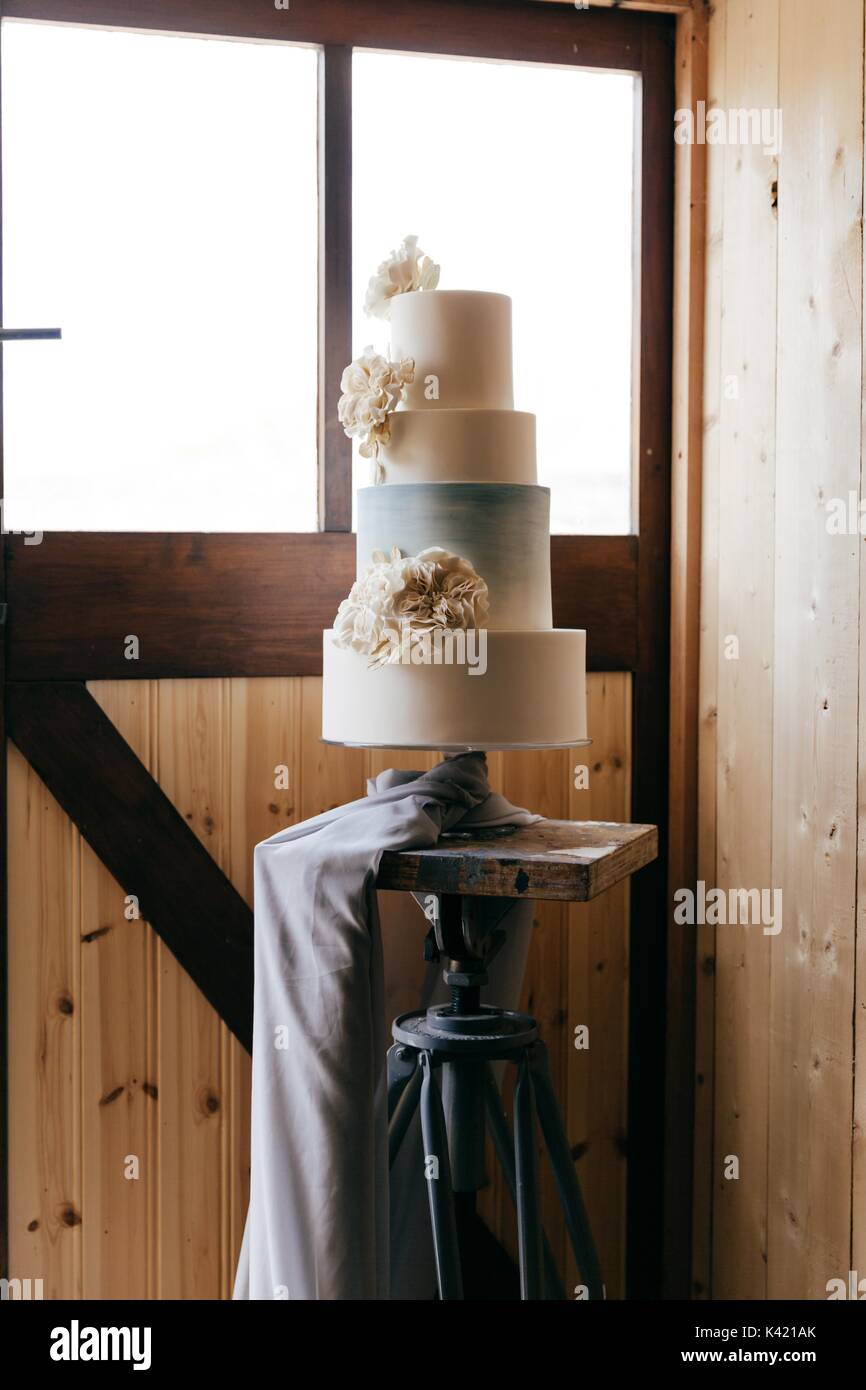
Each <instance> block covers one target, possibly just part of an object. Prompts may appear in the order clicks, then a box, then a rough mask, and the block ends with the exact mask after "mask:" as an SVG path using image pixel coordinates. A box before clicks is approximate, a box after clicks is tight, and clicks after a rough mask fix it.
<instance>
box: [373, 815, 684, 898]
mask: <svg viewBox="0 0 866 1390" xmlns="http://www.w3.org/2000/svg"><path fill="white" fill-rule="evenodd" d="M657 855H658V829H657V828H656V826H654V825H622V824H619V823H618V822H615V821H580V820H542V821H539V822H538V824H537V825H531V826H526V827H525V828H522V829H516V830H513V829H508V830H506V831H505V832H497V831H488V832H486V833H484V834H479V835H472V836H468V835H467V836H464V835H461V834H457V835H446V836H443V838H442V839H441V840H440V841H439V843H438V844H437V845H435V846H434V847H433V848H432V849H410V850H390V851H388V852H387V853H385V854H384V855H383V856H382V861H381V864H380V867H379V876H378V878H377V880H376V885H377V887H379V888H396V889H403V890H406V891H409V892H416V893H457V894H465V895H466V896H469V897H478V896H480V897H502V898H559V899H561V900H564V901H568V902H586V901H588V899H590V898H595V897H597V896H598V894H599V893H603V892H605V891H606V889H608V888H610V887H612V885H613V884H614V883H619V881H620V880H621V879H624V878H627V877H628V875H629V874H633V873H635V872H636V871H637V870H638V869H642V868H643V866H644V865H645V864H649V863H651V861H652V860H653V859H655V858H656V857H657Z"/></svg>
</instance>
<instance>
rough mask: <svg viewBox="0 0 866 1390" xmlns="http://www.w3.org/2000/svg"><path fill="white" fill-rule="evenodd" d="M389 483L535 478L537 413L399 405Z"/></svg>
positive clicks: (388, 456)
mask: <svg viewBox="0 0 866 1390" xmlns="http://www.w3.org/2000/svg"><path fill="white" fill-rule="evenodd" d="M380 461H381V463H382V464H383V466H384V470H385V482H386V483H428V482H429V483H437V482H438V483H446V482H454V483H534V482H535V481H536V471H535V416H534V415H529V414H528V413H527V412H526V411H521V410H398V411H397V412H396V413H395V414H394V415H392V417H391V442H390V444H387V445H385V446H383V448H382V451H381V454H380Z"/></svg>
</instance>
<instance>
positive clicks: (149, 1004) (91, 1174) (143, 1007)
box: [79, 681, 159, 1298]
mask: <svg viewBox="0 0 866 1390" xmlns="http://www.w3.org/2000/svg"><path fill="white" fill-rule="evenodd" d="M91 693H92V694H93V695H94V698H95V699H96V700H97V702H98V703H99V705H100V706H101V708H102V709H103V710H104V711H105V713H106V714H107V715H108V717H109V719H111V721H112V723H113V724H115V725H116V727H117V728H118V729H119V731H120V733H121V734H122V735H123V737H124V738H125V739H126V741H127V743H129V745H130V746H131V747H132V749H133V750H134V752H135V753H136V754H137V755H138V757H139V758H140V759H141V760H142V762H143V763H144V764H145V766H146V767H148V768H151V767H152V766H153V758H154V748H153V733H154V730H153V696H154V692H153V689H152V687H151V685H150V683H149V682H147V681H144V682H142V683H141V684H139V683H138V682H126V683H124V684H120V683H114V684H109V685H102V684H99V685H97V686H95V687H94V688H93V689H92V691H91ZM134 910H135V908H134V905H131V904H130V905H129V907H128V906H127V904H126V894H125V892H124V890H123V889H122V888H121V887H120V885H119V884H118V882H117V880H116V879H115V878H113V877H112V875H111V874H110V873H109V872H108V870H107V869H106V868H105V867H104V866H103V865H102V864H101V863H100V861H99V859H98V857H97V856H96V855H95V854H94V853H93V851H92V850H91V849H90V847H89V845H87V844H86V843H85V842H84V841H82V843H81V912H80V921H79V939H80V948H79V949H80V960H81V1031H82V1050H81V1097H82V1119H81V1123H82V1154H83V1211H84V1218H85V1219H84V1221H83V1223H82V1238H83V1244H84V1251H83V1259H84V1284H83V1296H84V1297H85V1298H105V1297H110V1298H149V1297H153V1295H154V1293H155V1290H156V1285H155V1277H156V1270H155V1262H154V1252H155V1241H154V1237H155V1230H156V1227H155V1210H154V1201H153V1198H154V1194H155V1191H156V1134H157V1115H158V1104H159V1085H158V1073H157V1058H156V1051H155V1048H156V1035H157V1009H156V978H157V977H156V954H157V951H156V940H155V938H154V936H153V933H152V932H151V930H150V927H149V926H148V924H147V922H146V921H145V920H144V918H143V917H132V918H130V917H128V916H127V915H126V914H127V911H134ZM131 981H138V982H139V984H138V987H137V988H135V989H131V988H130V982H131ZM133 1163H135V1164H137V1168H133V1167H132V1164H133Z"/></svg>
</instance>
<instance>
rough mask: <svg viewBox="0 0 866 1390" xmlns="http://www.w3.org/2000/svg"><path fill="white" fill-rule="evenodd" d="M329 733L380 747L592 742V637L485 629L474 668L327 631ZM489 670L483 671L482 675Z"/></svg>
mask: <svg viewBox="0 0 866 1390" xmlns="http://www.w3.org/2000/svg"><path fill="white" fill-rule="evenodd" d="M323 639H324V649H323V675H324V679H323V682H322V738H323V739H324V740H325V741H326V742H327V743H347V744H358V745H362V746H364V747H374V748H435V749H441V750H442V751H443V752H461V751H464V750H465V749H469V748H477V749H483V748H490V749H493V748H562V747H573V746H575V745H576V744H580V743H585V742H586V741H587V740H586V633H585V632H583V631H581V630H579V629H576V628H556V629H554V630H553V631H546V632H538V631H535V632H489V631H488V632H487V633H486V649H484V648H483V647H482V648H481V649H480V650H479V649H478V648H476V649H475V651H473V650H472V648H471V647H470V648H469V652H470V655H471V656H473V657H477V660H476V662H475V667H474V673H473V666H471V665H469V664H467V663H466V662H465V661H464V662H461V663H459V664H429V665H427V664H425V665H417V666H416V665H411V664H405V663H400V664H394V665H391V666H378V667H372V668H371V667H369V666H368V665H367V658H366V656H363V655H361V653H359V652H354V651H351V650H346V649H344V648H341V647H337V646H335V645H334V641H333V633H332V632H331V631H330V630H328V631H327V632H325V633H324V634H323ZM482 667H484V670H483V673H482Z"/></svg>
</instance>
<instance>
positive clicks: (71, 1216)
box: [60, 1205, 81, 1226]
mask: <svg viewBox="0 0 866 1390" xmlns="http://www.w3.org/2000/svg"><path fill="white" fill-rule="evenodd" d="M60 1220H61V1221H62V1222H63V1224H64V1226H80V1225H81V1217H80V1216H79V1214H78V1212H77V1211H76V1210H75V1208H74V1207H73V1206H71V1205H70V1206H66V1207H64V1208H63V1210H62V1212H61V1213H60Z"/></svg>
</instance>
